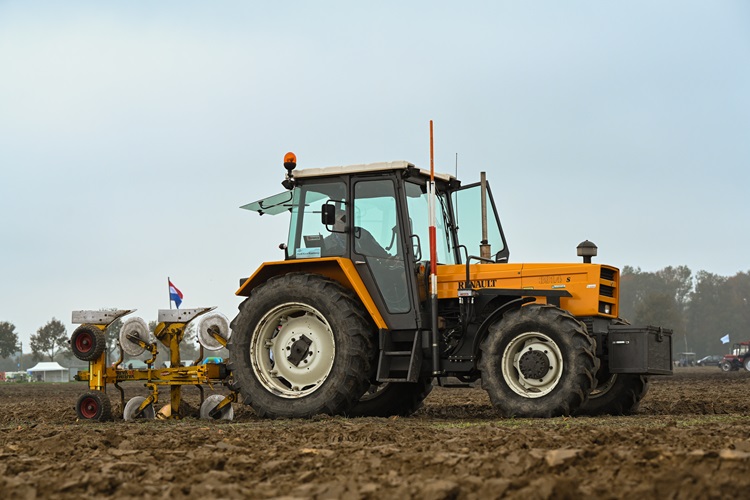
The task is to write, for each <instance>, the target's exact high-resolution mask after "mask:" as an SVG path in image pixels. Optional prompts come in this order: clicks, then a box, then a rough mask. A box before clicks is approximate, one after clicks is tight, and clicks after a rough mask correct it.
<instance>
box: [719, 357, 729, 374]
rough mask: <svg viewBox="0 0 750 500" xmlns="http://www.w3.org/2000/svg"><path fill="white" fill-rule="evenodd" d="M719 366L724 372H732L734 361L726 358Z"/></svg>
mask: <svg viewBox="0 0 750 500" xmlns="http://www.w3.org/2000/svg"><path fill="white" fill-rule="evenodd" d="M719 368H721V371H723V372H730V371H732V363H730V362H729V361H726V360H725V361H722V362H721V363H720V364H719Z"/></svg>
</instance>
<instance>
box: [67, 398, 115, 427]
mask: <svg viewBox="0 0 750 500" xmlns="http://www.w3.org/2000/svg"><path fill="white" fill-rule="evenodd" d="M76 414H77V415H78V418H79V419H81V420H96V421H98V422H104V421H107V420H112V403H111V402H110V401H109V398H108V397H107V395H106V394H105V393H103V392H102V391H90V392H85V393H83V394H81V396H80V397H79V398H78V401H77V402H76Z"/></svg>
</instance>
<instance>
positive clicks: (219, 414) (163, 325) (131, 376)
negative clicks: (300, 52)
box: [71, 307, 237, 421]
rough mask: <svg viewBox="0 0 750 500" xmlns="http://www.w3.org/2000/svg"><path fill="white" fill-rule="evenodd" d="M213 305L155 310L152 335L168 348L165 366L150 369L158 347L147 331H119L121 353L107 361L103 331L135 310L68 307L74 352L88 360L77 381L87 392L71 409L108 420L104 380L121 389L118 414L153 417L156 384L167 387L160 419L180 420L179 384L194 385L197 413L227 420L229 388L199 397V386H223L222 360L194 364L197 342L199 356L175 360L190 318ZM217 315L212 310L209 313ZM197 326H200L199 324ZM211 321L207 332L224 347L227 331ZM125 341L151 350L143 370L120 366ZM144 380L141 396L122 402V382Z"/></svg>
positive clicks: (234, 398)
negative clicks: (224, 392) (145, 392)
mask: <svg viewBox="0 0 750 500" xmlns="http://www.w3.org/2000/svg"><path fill="white" fill-rule="evenodd" d="M213 309H215V308H213V307H204V308H198V309H174V310H173V309H164V310H160V311H159V324H158V325H157V326H156V328H155V330H154V336H155V337H156V339H157V340H158V341H159V342H161V343H162V344H163V345H164V346H166V347H167V348H168V349H169V352H170V356H169V361H170V363H169V365H170V367H169V368H154V366H153V364H154V362H155V361H156V356H157V354H158V348H157V344H156V342H153V343H152V342H148V341H146V340H144V338H148V334H147V333H141V334H140V335H138V334H126V335H123V334H122V333H121V335H120V339H119V342H118V346H119V348H120V349H119V350H120V356H119V358H118V360H117V361H116V362H114V363H113V364H112V365H108V363H107V351H108V350H107V348H106V335H105V333H106V331H107V328H108V327H109V326H110V325H111V324H112V323H114V322H115V320H117V319H119V318H121V317H123V316H125V315H127V314H130V313H132V312H133V311H134V309H122V310H116V311H73V320H72V322H73V323H75V324H80V326H79V327H78V328H76V330H75V331H74V332H73V334H72V336H71V348H72V350H73V354H75V355H76V357H78V358H79V359H82V360H84V361H88V362H89V369H88V370H83V371H79V372H78V373H77V375H76V377H75V378H76V380H79V381H85V382H88V386H89V391H88V392H87V393H85V394H83V395H81V397H80V398H79V399H78V402H77V404H76V412H77V414H78V418H79V419H83V420H99V421H101V420H109V419H111V418H112V408H111V403H110V401H109V398H108V396H107V394H106V390H107V384H113V385H114V386H115V387H116V388H117V389H118V390H119V391H120V400H121V403H122V408H123V418H124V419H125V420H132V419H135V418H153V417H155V416H156V414H155V412H154V408H155V406H156V403H157V402H158V401H159V388H160V387H162V386H168V387H169V394H170V398H169V405H166V406H165V407H164V408H162V409H161V410H159V412H158V417H159V418H164V419H167V418H170V419H178V418H180V416H181V415H180V402H181V398H182V387H183V386H195V387H197V388H198V389H199V390H200V394H201V416H202V417H205V418H215V419H227V420H231V418H232V416H233V412H232V406H231V404H232V402H235V401H237V394H236V393H234V392H230V393H229V394H228V395H226V396H218V395H212V396H210V397H209V398H208V399H206V398H204V394H203V386H204V385H208V386H209V387H212V386H213V385H215V384H216V385H226V384H227V381H228V378H229V372H228V370H227V368H226V364H224V363H206V364H198V363H200V362H201V360H203V354H204V352H203V347H204V346H203V343H201V346H200V352H199V357H198V359H197V360H196V361H195V363H193V364H192V365H190V366H182V360H181V359H180V343H181V342H182V340H183V338H184V335H185V330H186V329H187V327H188V325H189V324H190V322H191V321H193V320H195V319H196V318H199V317H201V316H203V315H204V314H206V313H208V312H210V311H212V310H213ZM214 314H216V313H214ZM138 321H141V320H138ZM201 328H202V327H201ZM222 330H223V329H222V328H220V327H218V326H216V325H207V327H206V329H205V333H206V335H208V336H210V337H211V339H212V341H214V342H215V343H218V344H216V345H219V346H226V344H227V336H228V331H222ZM123 342H130V343H131V344H132V345H130V346H129V348H130V350H131V351H133V350H134V349H135V350H136V351H140V352H144V351H148V352H149V353H150V355H151V356H150V358H149V359H148V360H146V365H147V368H145V369H123V368H121V365H122V363H123V360H124V356H125V351H124V350H123V346H122V343H123ZM133 380H137V381H143V382H144V385H145V386H146V387H147V388H148V389H149V391H150V395H149V396H148V397H146V398H144V397H140V396H136V397H134V398H132V399H131V400H130V401H128V403H127V404H126V403H125V391H124V389H123V388H122V387H121V386H120V385H119V384H120V383H121V382H125V381H133Z"/></svg>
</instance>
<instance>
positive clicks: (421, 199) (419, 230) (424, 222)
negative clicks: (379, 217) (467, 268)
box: [406, 182, 456, 264]
mask: <svg viewBox="0 0 750 500" xmlns="http://www.w3.org/2000/svg"><path fill="white" fill-rule="evenodd" d="M424 189H425V187H424V185H419V184H413V183H410V182H407V183H406V203H407V206H408V208H409V223H410V224H411V228H410V229H409V231H410V234H414V235H416V236H418V237H419V243H420V247H421V250H422V260H429V259H430V215H429V210H428V206H427V204H428V198H429V195H428V194H427V193H426V192H424V191H423V190H424ZM437 198H438V204H437V205H438V206H437V207H435V209H436V212H437V213H436V214H435V232H436V236H437V237H436V240H437V261H438V263H440V264H455V263H456V258H455V255H454V253H453V252H452V251H451V245H450V236H449V224H450V222H448V221H449V220H450V219H449V218H448V214H447V213H446V210H445V206H446V199H445V195H443V194H438V196H437ZM414 244H416V242H414Z"/></svg>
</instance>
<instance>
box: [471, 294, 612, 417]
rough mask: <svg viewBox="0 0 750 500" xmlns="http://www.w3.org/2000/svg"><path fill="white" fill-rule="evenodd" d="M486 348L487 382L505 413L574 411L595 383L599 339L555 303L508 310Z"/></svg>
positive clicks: (481, 363) (482, 362) (526, 414)
mask: <svg viewBox="0 0 750 500" xmlns="http://www.w3.org/2000/svg"><path fill="white" fill-rule="evenodd" d="M481 349H482V353H481V358H480V360H479V364H478V366H479V370H480V371H481V372H482V387H483V388H484V389H485V390H486V391H487V393H488V394H489V396H490V400H491V401H492V405H493V406H494V407H495V409H497V410H498V412H499V413H500V415H501V416H503V417H522V418H547V417H557V416H562V415H570V414H572V413H573V412H575V411H576V410H577V409H578V408H579V407H580V406H581V405H582V404H583V403H585V402H586V398H587V397H588V395H589V393H590V392H591V390H592V389H593V388H594V386H595V383H596V382H595V378H594V373H596V371H597V369H598V368H599V363H598V359H597V358H596V355H595V352H596V342H595V340H594V339H593V338H592V337H590V336H589V335H588V334H587V333H586V327H585V325H584V324H583V323H581V322H580V321H578V320H577V319H575V318H574V317H573V316H572V315H571V314H570V313H568V312H567V311H563V310H562V309H560V308H558V307H555V306H551V305H535V304H534V305H529V306H525V307H521V308H518V309H514V310H512V311H509V312H507V313H506V314H505V315H504V316H503V317H502V319H501V320H499V321H497V322H495V323H494V324H493V325H491V326H490V327H489V331H488V334H487V337H486V338H485V340H484V341H483V342H482V345H481Z"/></svg>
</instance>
